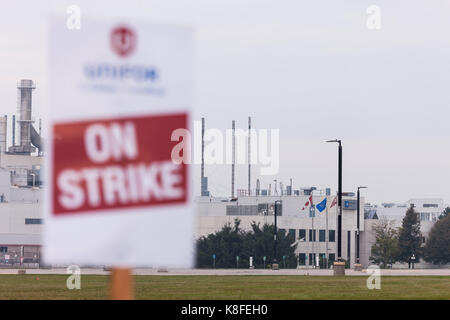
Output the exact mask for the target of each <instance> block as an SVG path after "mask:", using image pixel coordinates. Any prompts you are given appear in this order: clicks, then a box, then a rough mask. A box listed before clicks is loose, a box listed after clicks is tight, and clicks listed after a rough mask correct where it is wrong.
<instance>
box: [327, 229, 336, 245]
mask: <svg viewBox="0 0 450 320" xmlns="http://www.w3.org/2000/svg"><path fill="white" fill-rule="evenodd" d="M328 241H330V242H335V241H336V230H328Z"/></svg>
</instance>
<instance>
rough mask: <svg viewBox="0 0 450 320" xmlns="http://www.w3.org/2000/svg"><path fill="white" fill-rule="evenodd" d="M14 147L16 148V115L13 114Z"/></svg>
mask: <svg viewBox="0 0 450 320" xmlns="http://www.w3.org/2000/svg"><path fill="white" fill-rule="evenodd" d="M12 145H13V147H15V146H16V115H15V114H13V117H12Z"/></svg>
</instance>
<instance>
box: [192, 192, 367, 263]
mask: <svg viewBox="0 0 450 320" xmlns="http://www.w3.org/2000/svg"><path fill="white" fill-rule="evenodd" d="M305 190H307V188H305ZM327 191H328V190H323V191H322V192H320V190H316V191H315V193H314V195H313V196H312V200H313V205H314V206H316V205H317V204H319V203H323V201H324V200H325V199H326V208H324V209H323V211H322V212H320V211H319V210H317V209H316V212H315V216H314V217H310V204H309V205H307V206H306V207H305V204H306V203H309V201H310V197H311V196H310V194H304V193H302V194H300V190H296V192H294V194H291V195H287V192H285V191H284V192H283V193H284V194H285V195H279V196H241V197H237V198H234V199H231V198H209V197H199V198H197V200H196V201H197V208H198V220H197V230H196V237H197V238H198V237H201V236H205V235H207V234H210V233H214V232H216V231H219V230H220V229H221V228H222V227H223V226H224V225H225V224H227V223H230V224H231V225H233V223H234V220H235V219H236V218H238V219H239V220H240V221H241V227H242V228H243V229H244V230H251V223H252V222H256V223H260V224H261V225H263V224H265V223H266V224H273V223H274V204H275V201H279V200H281V210H280V211H281V213H278V214H277V227H278V229H279V230H284V232H285V233H286V234H291V235H293V236H294V238H295V241H296V243H297V249H296V254H297V256H298V266H299V267H304V268H307V267H312V266H313V265H314V262H316V263H317V262H318V263H319V264H320V263H326V262H325V259H327V260H330V261H334V260H335V259H337V205H333V202H334V200H335V198H336V197H335V196H331V195H327ZM280 193H281V192H280ZM342 203H343V207H342V209H343V210H342V212H343V213H342V214H343V219H342V258H343V259H345V260H347V261H349V262H350V264H351V266H353V264H354V263H355V261H356V260H355V259H356V231H357V219H356V215H357V210H356V203H357V201H356V198H355V197H354V196H353V197H352V196H346V197H343V199H342ZM331 206H332V207H331ZM363 208H364V198H361V201H360V221H361V222H362V221H364V210H363ZM360 231H361V232H363V231H364V223H361V225H360ZM268 254H271V252H268Z"/></svg>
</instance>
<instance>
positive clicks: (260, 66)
mask: <svg viewBox="0 0 450 320" xmlns="http://www.w3.org/2000/svg"><path fill="white" fill-rule="evenodd" d="M94 2H95V3H94ZM71 4H76V5H79V6H80V8H81V13H82V18H102V19H109V18H127V20H128V18H130V17H131V18H133V17H135V18H136V19H139V20H144V21H148V22H163V23H176V24H188V25H192V26H193V27H194V28H195V42H196V43H195V48H196V53H195V70H196V73H195V111H194V118H196V119H200V117H202V116H204V117H205V118H206V123H207V127H214V128H219V129H225V128H228V127H230V125H231V120H233V119H234V120H236V121H237V125H238V126H242V127H246V125H247V117H248V116H249V115H251V116H252V118H253V123H254V127H255V128H267V129H270V128H275V129H280V139H281V143H280V170H279V174H278V175H277V176H265V177H261V181H262V186H263V187H266V186H267V184H268V183H270V182H272V181H273V179H278V181H283V182H284V183H285V184H287V183H288V182H289V178H293V180H294V188H297V187H299V186H317V187H319V188H325V187H327V186H329V187H331V188H332V189H333V191H335V190H336V185H337V168H336V167H337V165H336V159H337V148H336V146H335V145H330V144H326V143H324V140H327V139H334V138H340V139H342V140H343V146H344V180H343V185H344V189H345V191H354V190H355V189H356V187H357V186H358V185H366V186H368V187H369V189H368V190H365V191H364V194H365V195H366V196H367V201H369V202H374V203H381V202H403V201H406V200H408V199H409V198H413V197H436V198H444V200H445V201H446V202H447V203H450V193H449V191H450V150H449V145H450V132H449V125H448V122H449V118H450V117H449V116H450V108H449V106H450V36H449V30H450V19H449V16H450V2H448V1H445V0H441V1H438V0H434V1H425V0H423V1H411V0H409V1H365V0H354V1H336V0H329V1H317V0H314V1H312V0H311V1H298V0H292V1H288V0H278V1H266V0H254V1H244V0H226V1H219V0H215V1H212V0H202V1H198V0H197V1H196V0H192V1H170V0H161V1H150V0H145V1H144V0H142V1H133V0H127V1H123V0H120V1H62V0H55V1H32V0H29V1H22V0H19V1H2V2H1V3H0V12H1V19H0V40H1V41H0V70H1V72H0V106H1V113H2V114H8V115H9V116H10V115H12V114H13V113H14V112H15V110H16V87H15V86H16V81H17V80H19V79H22V78H27V79H33V80H35V81H36V83H37V89H36V91H35V93H34V96H33V98H34V104H33V106H34V109H33V115H34V116H35V117H36V118H39V117H42V118H44V119H45V114H43V109H44V106H45V105H46V103H47V101H48V99H47V96H48V90H49V89H50V88H48V86H47V60H46V57H47V18H48V15H49V14H50V13H53V14H59V15H63V16H64V15H66V8H67V6H69V5H71ZM370 5H377V6H379V8H380V9H381V29H380V30H369V29H368V28H367V27H366V21H367V19H368V17H369V15H368V14H367V13H366V9H367V8H368V7H369V6H370ZM81 23H82V24H81V27H83V22H81ZM9 134H10V132H9ZM230 170H231V169H230V168H229V166H221V167H214V168H212V167H207V168H206V170H205V171H206V175H207V176H208V177H209V179H210V191H211V192H212V194H213V195H216V196H219V195H229V194H230V180H231V179H230ZM195 176H196V177H199V170H198V167H196V168H195ZM236 184H237V187H238V188H246V186H247V171H246V168H245V167H238V168H237V181H236ZM198 185H199V178H197V179H196V192H199V190H198V189H199V188H198ZM253 187H254V181H253Z"/></svg>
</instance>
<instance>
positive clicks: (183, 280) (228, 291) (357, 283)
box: [0, 275, 450, 300]
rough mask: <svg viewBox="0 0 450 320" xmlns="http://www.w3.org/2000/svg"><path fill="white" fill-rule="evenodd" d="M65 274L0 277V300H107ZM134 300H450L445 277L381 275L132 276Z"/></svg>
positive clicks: (99, 279) (103, 285) (103, 281)
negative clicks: (374, 285) (371, 278)
mask: <svg viewBox="0 0 450 320" xmlns="http://www.w3.org/2000/svg"><path fill="white" fill-rule="evenodd" d="M66 279H67V276H65V275H39V276H36V275H0V289H1V290H0V299H107V298H108V285H109V284H108V280H109V278H108V276H96V275H85V276H82V277H81V290H68V289H67V288H66ZM134 279H135V280H134V281H135V288H136V298H137V299H167V300H169V299H224V300H226V299H446V300H449V299H450V277H448V276H414V277H407V276H399V277H396V276H384V277H382V280H381V281H382V282H381V289H380V290H368V289H367V287H366V280H367V277H363V276H361V277H359V276H358V277H328V276H257V275H252V276H135V278H134Z"/></svg>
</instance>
